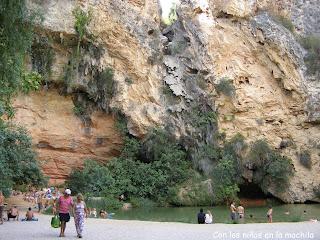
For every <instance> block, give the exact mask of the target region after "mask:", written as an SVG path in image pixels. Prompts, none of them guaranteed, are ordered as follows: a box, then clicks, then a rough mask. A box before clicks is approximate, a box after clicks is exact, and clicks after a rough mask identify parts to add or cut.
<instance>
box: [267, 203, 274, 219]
mask: <svg viewBox="0 0 320 240" xmlns="http://www.w3.org/2000/svg"><path fill="white" fill-rule="evenodd" d="M272 212H273V210H272V206H270V207H269V210H268V212H267V218H268V223H272Z"/></svg>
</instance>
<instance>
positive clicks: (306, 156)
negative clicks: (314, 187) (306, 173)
mask: <svg viewBox="0 0 320 240" xmlns="http://www.w3.org/2000/svg"><path fill="white" fill-rule="evenodd" d="M299 160H300V163H301V164H302V165H303V166H305V167H306V168H309V169H311V166H312V161H311V154H310V151H308V150H303V151H302V152H300V154H299Z"/></svg>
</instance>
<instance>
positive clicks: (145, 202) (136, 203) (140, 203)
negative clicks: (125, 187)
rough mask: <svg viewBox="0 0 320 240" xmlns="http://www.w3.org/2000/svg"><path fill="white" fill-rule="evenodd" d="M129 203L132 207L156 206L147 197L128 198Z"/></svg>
mask: <svg viewBox="0 0 320 240" xmlns="http://www.w3.org/2000/svg"><path fill="white" fill-rule="evenodd" d="M130 203H131V204H132V207H134V208H141V207H142V208H152V207H155V206H156V203H155V202H154V201H152V200H150V199H148V198H136V197H133V198H131V199H130Z"/></svg>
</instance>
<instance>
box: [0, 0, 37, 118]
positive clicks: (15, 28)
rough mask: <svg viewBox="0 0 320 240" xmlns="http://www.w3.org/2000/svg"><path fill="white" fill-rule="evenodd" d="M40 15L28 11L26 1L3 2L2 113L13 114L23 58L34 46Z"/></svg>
mask: <svg viewBox="0 0 320 240" xmlns="http://www.w3.org/2000/svg"><path fill="white" fill-rule="evenodd" d="M38 21H40V17H39V15H37V14H34V13H32V12H31V11H29V10H27V8H26V6H25V0H2V1H0V110H2V111H0V114H1V113H2V114H6V115H7V116H8V117H12V116H13V114H14V111H13V109H12V107H11V104H10V101H11V97H12V96H13V95H15V94H16V93H17V91H18V90H19V89H20V86H21V84H22V80H23V78H22V73H23V70H24V58H25V56H26V54H27V52H28V50H29V49H30V47H31V44H32V39H33V29H34V24H35V22H38Z"/></svg>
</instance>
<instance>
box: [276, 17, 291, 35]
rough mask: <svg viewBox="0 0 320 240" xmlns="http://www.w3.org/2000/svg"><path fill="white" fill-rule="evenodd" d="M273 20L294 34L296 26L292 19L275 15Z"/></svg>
mask: <svg viewBox="0 0 320 240" xmlns="http://www.w3.org/2000/svg"><path fill="white" fill-rule="evenodd" d="M273 19H274V20H275V21H276V22H278V23H279V24H281V25H282V26H284V27H285V28H286V29H288V30H289V31H290V32H292V33H293V32H294V25H293V23H292V21H291V19H290V18H288V17H286V16H283V15H274V16H273Z"/></svg>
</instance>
